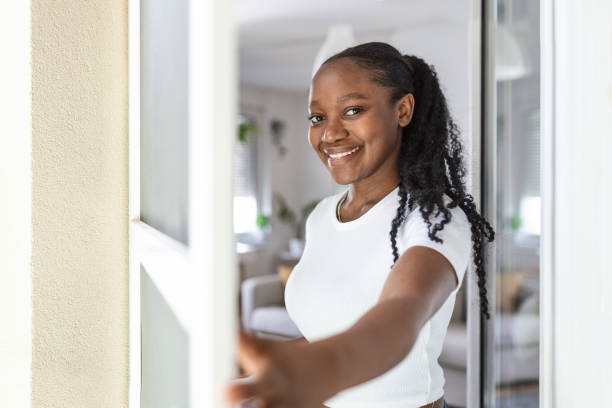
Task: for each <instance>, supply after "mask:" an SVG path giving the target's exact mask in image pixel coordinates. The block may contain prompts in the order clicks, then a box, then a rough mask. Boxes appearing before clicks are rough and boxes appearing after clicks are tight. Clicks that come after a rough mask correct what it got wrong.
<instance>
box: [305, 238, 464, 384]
mask: <svg viewBox="0 0 612 408" xmlns="http://www.w3.org/2000/svg"><path fill="white" fill-rule="evenodd" d="M456 287H457V277H456V274H455V271H454V269H453V267H452V265H451V264H450V262H449V261H448V260H447V259H446V258H445V257H444V256H443V255H441V254H440V253H439V252H437V251H435V250H433V249H431V248H428V247H424V246H415V247H412V248H410V249H408V250H407V251H405V252H404V253H403V254H402V255H401V256H400V257H399V258H398V260H397V262H396V263H395V265H394V266H393V268H392V269H391V272H390V274H389V277H388V278H387V281H386V282H385V285H384V288H383V291H382V294H381V296H380V298H379V300H378V303H377V304H376V305H375V306H374V307H372V308H371V309H370V310H369V311H368V312H367V313H365V314H364V315H363V316H362V317H361V318H360V319H359V320H358V321H357V322H356V323H355V324H354V325H353V326H352V327H351V328H349V329H347V330H346V331H344V332H342V333H339V334H337V335H335V336H331V337H328V338H325V339H322V340H319V341H316V342H313V343H311V345H312V347H314V348H316V349H319V350H321V353H323V354H327V355H329V356H332V358H330V360H329V370H326V374H325V375H326V376H328V381H330V382H331V384H333V389H335V390H337V391H338V392H339V391H341V390H343V389H346V388H348V387H352V386H354V385H357V384H360V383H362V382H365V381H367V380H370V379H372V378H374V377H377V376H379V375H381V374H383V373H385V372H387V371H388V370H390V369H391V368H393V367H394V366H395V365H396V364H398V363H399V362H400V361H401V360H402V359H403V358H405V356H406V355H407V354H408V353H409V352H410V350H411V349H412V346H413V345H414V343H415V341H416V338H417V336H418V333H419V331H420V330H421V328H422V327H423V325H424V324H425V323H426V322H427V320H429V319H430V318H431V316H433V315H434V314H435V313H436V312H437V311H438V310H439V309H440V307H441V306H442V304H443V303H444V302H445V301H446V299H447V298H448V296H449V295H450V293H451V292H452V291H453V290H454V289H455V288H456Z"/></svg>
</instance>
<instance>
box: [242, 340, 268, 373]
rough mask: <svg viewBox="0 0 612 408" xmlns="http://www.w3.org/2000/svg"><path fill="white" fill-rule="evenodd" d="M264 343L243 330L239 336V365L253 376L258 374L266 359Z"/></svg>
mask: <svg viewBox="0 0 612 408" xmlns="http://www.w3.org/2000/svg"><path fill="white" fill-rule="evenodd" d="M263 349H264V341H263V340H262V339H258V338H256V337H253V336H250V335H248V334H247V333H245V332H243V331H242V330H241V331H240V332H239V334H238V363H239V364H240V365H241V366H242V367H243V368H244V370H245V371H246V372H247V373H249V374H251V373H255V374H258V373H259V371H260V368H261V363H262V360H263V358H264V357H265V355H264V354H263V353H264V350H263Z"/></svg>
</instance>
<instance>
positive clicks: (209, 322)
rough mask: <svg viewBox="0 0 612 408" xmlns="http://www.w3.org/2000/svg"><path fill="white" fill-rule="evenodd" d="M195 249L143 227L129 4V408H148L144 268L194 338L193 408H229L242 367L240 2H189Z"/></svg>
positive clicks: (134, 35)
mask: <svg viewBox="0 0 612 408" xmlns="http://www.w3.org/2000/svg"><path fill="white" fill-rule="evenodd" d="M188 4H189V5H188V7H189V28H188V33H189V34H188V36H189V49H188V53H189V65H188V66H189V69H188V71H189V79H188V83H189V115H188V120H189V126H188V129H189V131H188V132H189V136H188V140H189V142H188V143H189V210H188V214H189V243H190V244H189V246H185V245H183V244H182V243H179V242H178V241H176V240H174V239H172V238H170V237H168V236H166V235H165V234H163V233H161V232H159V231H157V230H155V229H154V228H152V227H150V226H148V225H147V224H145V223H143V222H141V221H140V177H141V174H140V0H129V78H130V85H129V92H130V94H129V110H130V111H129V137H130V155H129V156H130V157H129V160H130V165H129V172H130V192H129V194H130V208H129V217H130V231H129V233H130V397H129V406H130V408H140V391H141V360H140V351H141V335H140V323H141V311H140V273H141V272H140V270H141V265H143V266H144V267H145V268H146V272H147V274H148V275H149V276H150V278H151V279H152V281H153V282H154V283H155V284H156V286H157V287H158V289H159V290H160V292H161V294H162V296H163V297H164V300H166V301H167V303H168V305H169V307H170V308H171V309H172V311H173V312H174V314H175V315H176V316H177V318H178V320H179V321H180V323H181V324H182V325H183V326H184V328H185V330H186V332H187V333H188V336H189V339H190V341H189V344H190V348H189V356H190V361H189V363H190V364H189V379H190V384H191V385H190V387H189V390H190V391H189V397H188V399H189V406H191V407H203V406H210V407H213V406H215V407H216V406H223V405H224V404H223V402H222V399H221V395H220V391H221V390H222V387H223V385H224V384H225V383H226V382H227V381H228V380H229V379H230V378H233V377H235V376H236V375H237V373H236V367H235V364H234V357H233V356H234V352H235V350H234V344H235V341H236V329H237V327H238V322H237V302H235V301H234V300H236V299H234V298H235V294H236V293H237V290H236V289H235V288H236V286H237V284H238V273H237V264H236V255H235V243H234V233H233V228H232V226H233V219H232V211H233V180H232V164H233V162H232V159H233V148H234V143H235V139H236V136H235V134H236V130H235V129H236V127H235V123H236V115H237V109H236V105H237V103H236V101H237V94H238V92H237V80H236V77H237V75H236V72H237V47H236V36H235V33H234V28H235V18H234V9H233V7H234V2H233V1H228V0H207V1H198V0H188Z"/></svg>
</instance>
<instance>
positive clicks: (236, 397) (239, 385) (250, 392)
mask: <svg viewBox="0 0 612 408" xmlns="http://www.w3.org/2000/svg"><path fill="white" fill-rule="evenodd" d="M251 378H252V377H249V378H247V379H237V380H234V381H233V382H232V383H231V384H230V385H229V386H228V387H226V389H225V399H226V401H227V402H228V403H230V404H237V403H239V402H241V401H244V400H246V399H249V398H253V397H257V396H259V392H260V389H261V386H260V384H259V382H257V381H253V380H251Z"/></svg>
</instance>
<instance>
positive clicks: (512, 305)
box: [496, 271, 523, 313]
mask: <svg viewBox="0 0 612 408" xmlns="http://www.w3.org/2000/svg"><path fill="white" fill-rule="evenodd" d="M496 280H497V305H498V310H499V311H501V312H502V313H513V312H515V311H516V308H517V300H518V298H517V294H518V292H519V288H520V287H521V282H522V281H523V273H522V271H513V272H504V273H502V274H501V275H498V276H496Z"/></svg>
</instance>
